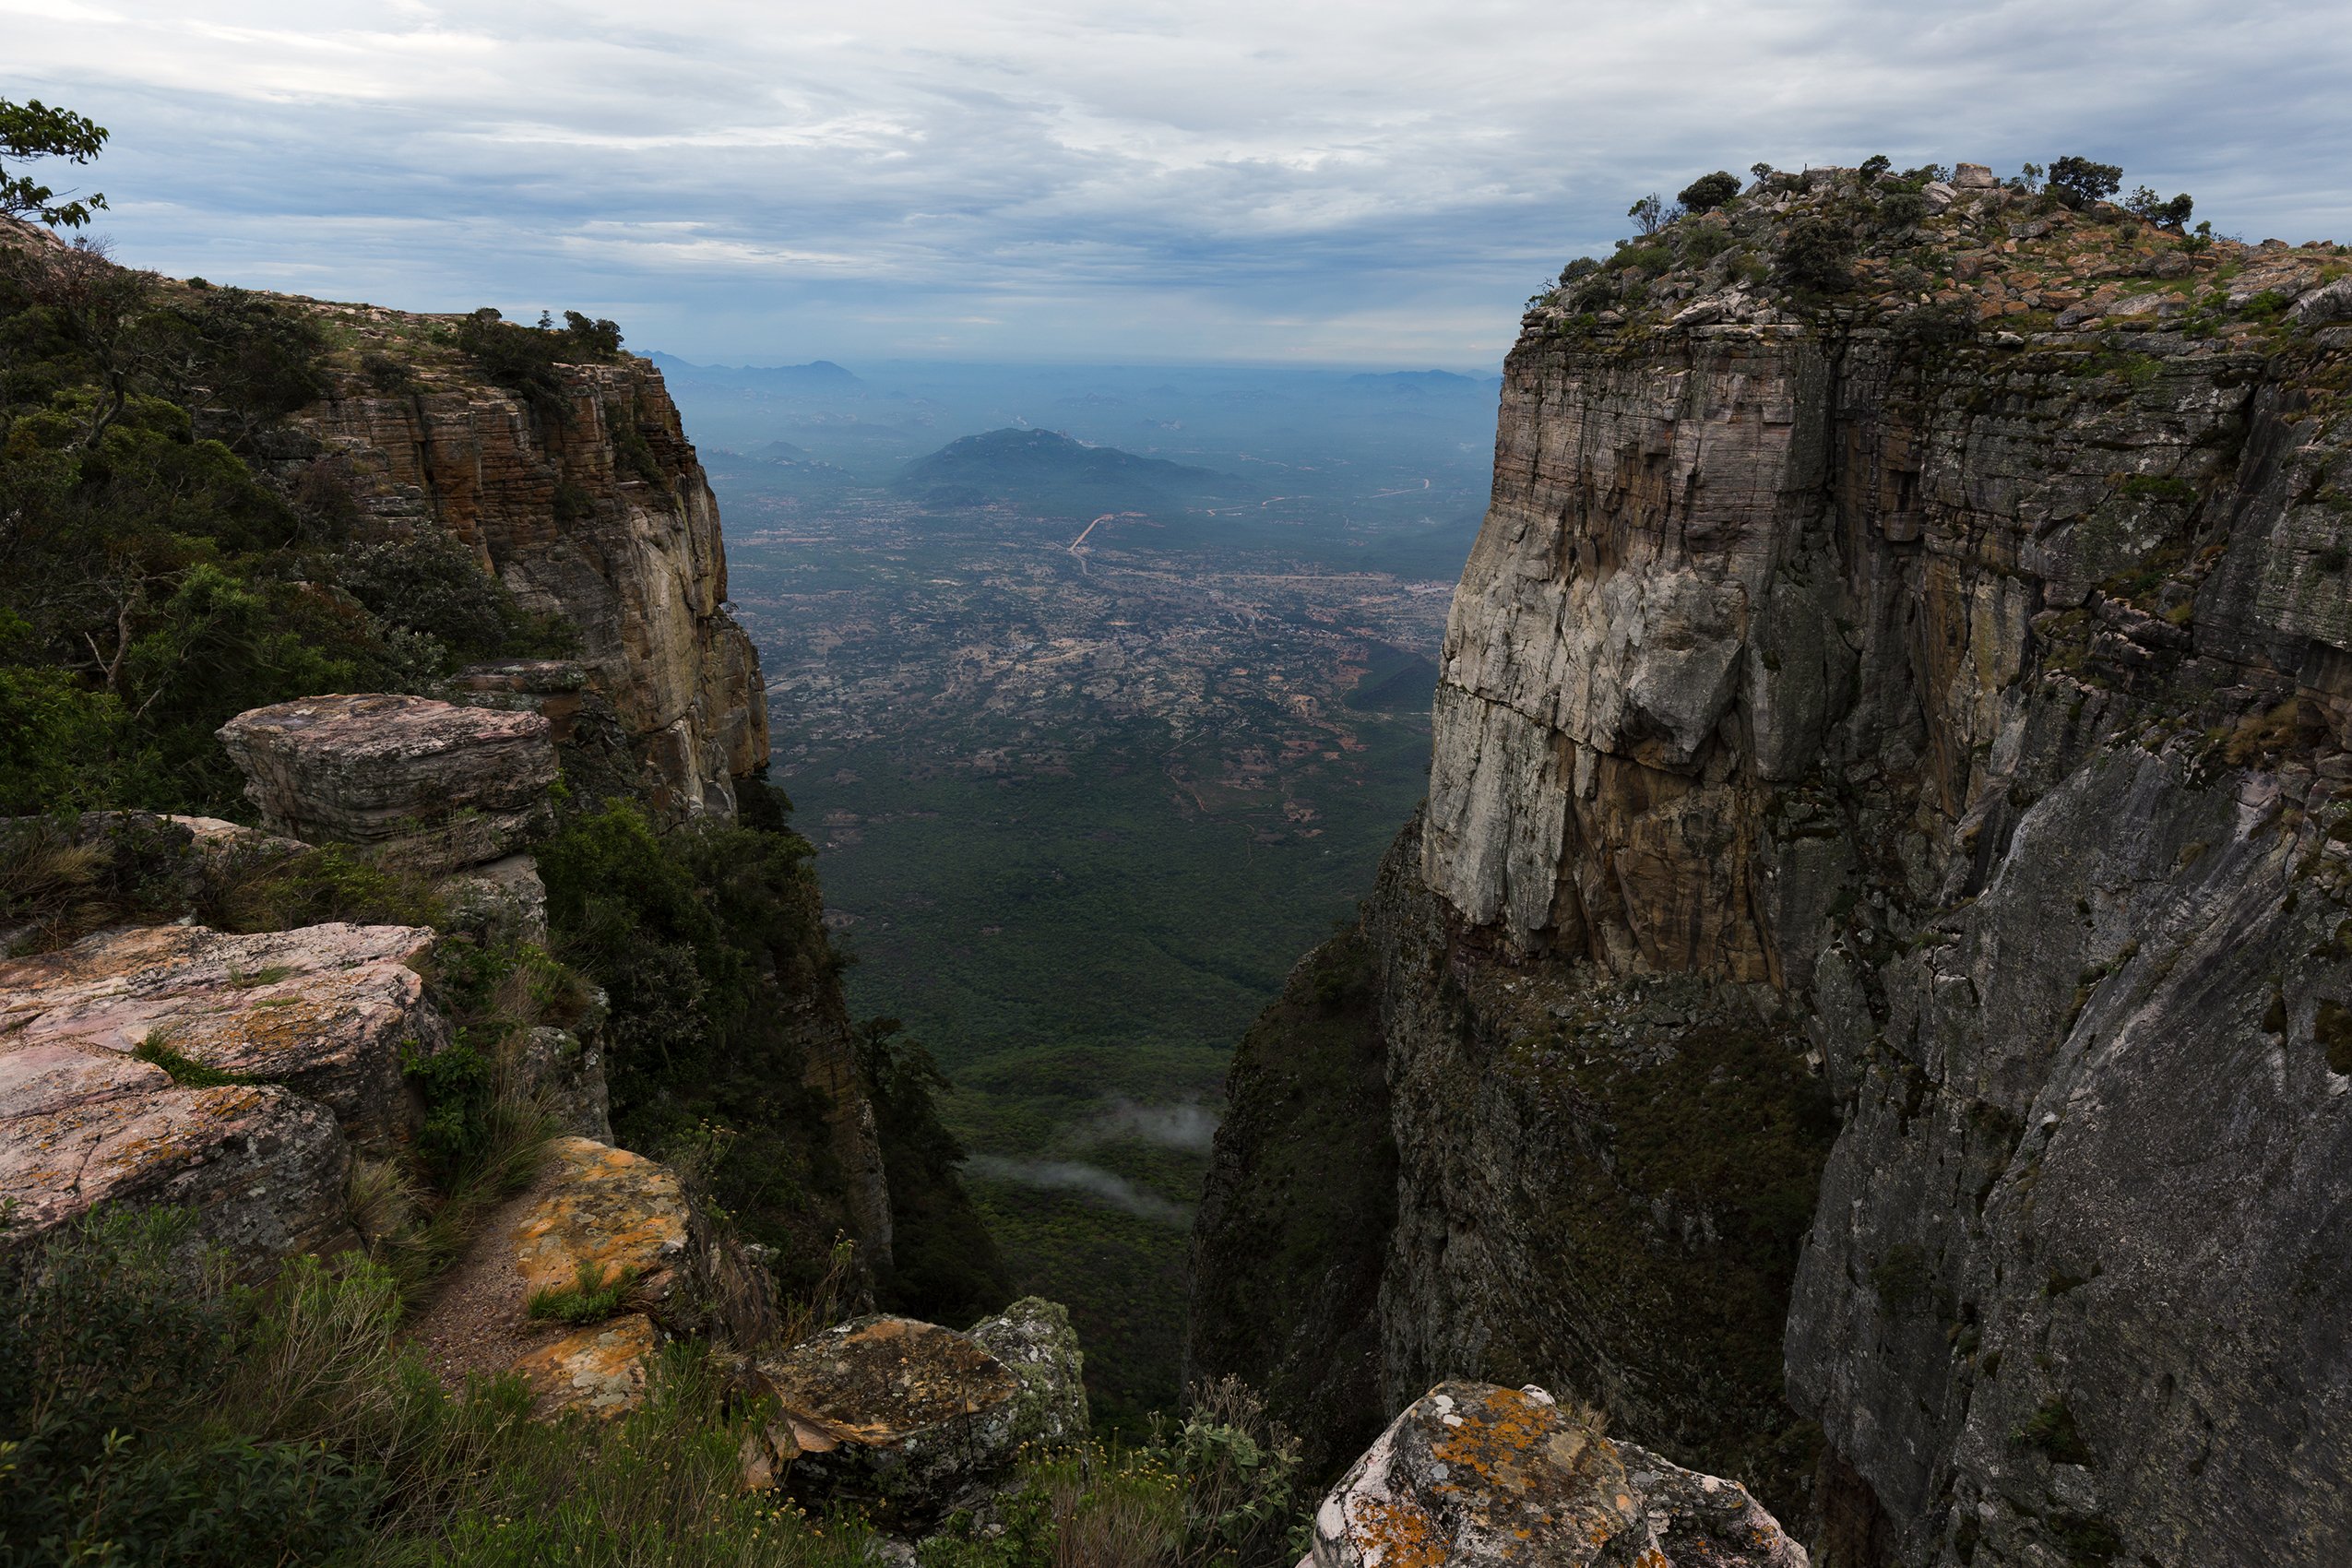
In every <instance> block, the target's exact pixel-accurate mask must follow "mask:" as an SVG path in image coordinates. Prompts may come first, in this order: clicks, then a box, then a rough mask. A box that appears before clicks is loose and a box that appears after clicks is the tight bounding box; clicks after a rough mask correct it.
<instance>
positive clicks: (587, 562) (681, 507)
mask: <svg viewBox="0 0 2352 1568" xmlns="http://www.w3.org/2000/svg"><path fill="white" fill-rule="evenodd" d="M311 308H313V309H314V310H315V311H317V312H318V313H319V314H321V315H324V316H326V317H327V318H328V319H329V321H330V324H331V326H332V327H334V328H335V329H337V330H338V331H339V332H340V333H342V334H346V335H350V336H351V337H354V338H355V339H357V341H358V342H359V343H360V344H361V345H362V350H363V351H362V353H360V354H359V355H357V356H353V362H352V364H351V365H350V368H348V369H346V368H343V367H342V365H341V363H340V362H338V365H337V367H336V368H335V374H333V377H332V386H333V390H332V392H331V393H330V395H329V396H328V397H327V398H326V399H325V400H324V401H322V402H319V403H317V404H315V405H313V406H312V407H310V408H308V409H306V410H303V411H302V412H301V413H299V414H298V415H296V416H295V418H294V421H293V423H294V425H295V427H296V428H297V429H298V430H300V431H301V432H302V433H303V434H306V435H308V436H310V437H312V438H315V442H316V443H317V444H318V445H319V447H320V448H321V449H322V452H323V456H319V457H312V458H310V459H308V462H309V464H310V469H311V471H312V472H315V473H316V474H318V475H320V476H323V477H322V479H320V480H319V481H314V482H324V483H330V484H333V485H335V486H338V487H340V488H341V489H343V490H345V491H346V492H347V493H348V494H349V497H350V506H351V510H352V515H353V522H352V528H353V531H354V532H355V533H356V534H357V535H358V536H359V537H360V538H362V539H391V538H401V537H405V536H407V535H408V534H409V533H410V532H411V531H413V530H414V529H418V528H420V527H424V526H433V527H438V528H442V529H447V530H448V531H449V532H450V533H452V534H454V535H456V536H457V538H458V539H460V540H464V541H465V542H466V543H467V544H468V545H469V546H470V547H471V548H472V549H473V551H474V552H475V555H476V557H477V559H478V560H479V561H480V563H481V566H482V568H483V569H484V570H485V571H489V572H491V573H493V574H494V575H495V576H498V577H499V578H500V579H501V580H502V581H504V582H505V584H506V586H507V587H508V588H512V589H513V590H514V591H515V593H516V595H517V598H518V600H520V601H521V602H522V603H523V604H524V605H525V606H526V607H528V608H529V609H532V610H535V611H540V612H552V613H555V614H560V615H561V616H562V617H563V618H564V620H565V621H566V622H568V623H569V624H571V625H572V626H573V627H575V628H576V630H577V632H578V634H579V638H580V645H581V646H580V655H579V659H578V663H579V665H580V666H581V668H582V670H583V671H585V674H586V677H587V682H588V690H589V692H590V693H591V694H592V695H594V696H596V697H597V698H599V699H600V700H601V701H602V702H603V703H604V704H607V705H609V707H610V709H611V711H612V715H613V716H614V718H615V719H617V722H618V725H619V728H620V730H621V731H622V735H623V738H624V742H625V745H626V747H627V750H628V752H629V754H630V761H631V771H632V772H634V777H631V775H630V772H624V773H622V774H621V775H619V776H618V777H617V778H616V779H615V780H614V781H615V782H616V783H620V784H623V785H627V786H632V787H636V788H639V789H641V790H642V791H643V792H644V793H645V794H646V795H647V797H648V798H649V799H651V800H652V801H653V802H654V803H655V804H656V805H657V807H658V808H659V809H660V810H662V811H665V812H668V813H671V814H679V815H685V814H694V813H698V812H704V811H715V812H721V813H728V812H731V811H732V810H733V809H734V786H733V782H732V781H733V779H734V778H737V777H739V776H741V775H742V774H745V773H748V772H751V771H752V770H753V769H754V768H756V767H759V766H764V765H765V764H766V761H767V702H766V691H765V689H764V687H763V684H762V683H761V680H760V674H759V657H758V653H757V651H756V650H755V649H754V647H752V643H751V639H750V637H749V636H746V635H745V633H744V632H743V630H742V627H740V626H738V625H737V624H735V621H734V618H733V617H732V616H731V615H730V614H729V613H728V611H727V556H726V550H725V545H724V541H723V540H722V539H721V538H720V534H719V503H718V501H717V499H716V498H715V497H714V496H713V495H712V494H711V491H710V485H709V483H708V481H707V480H706V479H705V478H704V475H703V470H702V465H701V463H700V461H699V460H698V459H697V458H696V457H695V449H694V446H693V444H692V443H690V442H689V441H688V440H687V439H686V434H685V430H684V427H683V424H682V422H681V421H680V419H679V415H678V410H677V406H676V405H675V404H674V403H672V402H671V400H670V394H669V392H668V390H667V388H666V387H664V386H663V385H662V380H661V373H660V372H659V370H657V369H655V368H654V367H653V366H652V365H651V364H649V363H647V362H646V361H644V360H641V359H637V358H635V357H634V356H627V355H624V356H622V357H621V358H619V359H618V360H617V361H616V362H612V363H604V364H599V363H584V364H564V365H556V366H553V367H552V370H551V373H550V374H551V375H552V380H553V384H554V388H555V389H554V391H553V392H552V394H550V395H548V396H543V397H539V398H532V397H529V396H526V395H524V394H522V393H518V392H516V391H513V390H510V389H509V388H507V387H505V386H500V385H498V384H496V383H495V382H493V381H492V380H491V379H490V378H489V377H488V376H487V375H486V374H484V373H483V371H482V370H481V367H480V366H479V365H477V364H476V363H474V362H472V361H471V360H469V359H468V358H466V357H465V356H464V355H462V354H460V353H458V352H457V351H456V350H454V349H453V348H450V347H447V346H445V339H447V338H448V337H449V334H450V332H451V329H452V327H453V318H449V317H431V316H417V315H403V314H401V313H399V312H396V311H387V310H383V309H379V308H376V307H374V306H356V305H325V304H316V305H313V306H311ZM370 367H373V369H371V368H370ZM510 684H511V682H510ZM559 695H561V696H562V697H563V699H564V703H565V704H566V705H568V706H569V707H573V708H575V709H576V707H577V700H578V699H577V695H576V693H564V694H559Z"/></svg>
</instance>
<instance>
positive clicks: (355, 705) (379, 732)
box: [220, 693, 555, 868]
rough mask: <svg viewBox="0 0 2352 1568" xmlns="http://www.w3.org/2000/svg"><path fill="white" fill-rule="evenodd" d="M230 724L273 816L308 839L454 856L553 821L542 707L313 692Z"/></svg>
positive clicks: (230, 735) (276, 826)
mask: <svg viewBox="0 0 2352 1568" xmlns="http://www.w3.org/2000/svg"><path fill="white" fill-rule="evenodd" d="M220 743H221V744H222V745H223V746H225V747H227V748H228V751H229V754H230V756H231V757H232V759H234V761H235V762H236V764H237V766H239V767H240V768H242V769H244V775H245V793H246V795H247V796H248V797H249V798H250V799H251V800H252V801H253V802H254V804H255V805H256V806H258V807H260V808H261V815H262V821H263V823H264V824H265V825H267V826H269V827H270V828H272V829H273V830H275V831H277V832H280V833H288V834H291V835H292V836H293V837H297V838H301V839H304V840H306V841H309V842H314V843H316V842H323V841H328V840H333V841H338V842H343V843H353V844H369V845H380V846H385V847H386V848H389V849H397V850H398V851H399V852H400V853H401V854H402V855H404V856H406V857H408V858H410V859H411V860H413V861H416V862H417V863H420V864H430V865H438V866H441V867H445V868H454V867H457V866H464V865H474V864H479V863H481V861H492V860H496V859H497V858H499V857H500V856H502V855H508V854H513V853H515V852H516V851H517V850H518V849H522V848H523V847H524V846H525V845H527V844H528V843H529V841H530V840H531V839H532V838H533V837H536V836H537V835H538V834H539V833H540V832H541V831H542V830H543V829H544V828H545V827H546V826H548V825H549V823H550V822H551V821H552V810H553V807H552V801H551V797H550V788H551V786H552V785H553V783H554V782H555V748H554V745H553V744H552V742H550V740H549V739H548V728H547V720H546V719H543V718H542V717H540V715H539V714H536V713H527V712H508V711H502V710H499V709H494V708H485V707H460V706H458V705H457V704H454V703H445V702H434V701H433V700H432V699H430V698H427V697H416V696H400V695H388V694H383V693H375V694H368V695H356V696H354V695H336V696H320V697H304V698H303V699H301V700H300V701H298V702H283V703H279V704H277V705H275V706H274V707H257V708H254V709H252V710H251V711H249V712H245V713H241V714H239V715H237V717H236V718H234V719H231V720H229V722H228V723H226V724H224V725H222V726H221V727H220Z"/></svg>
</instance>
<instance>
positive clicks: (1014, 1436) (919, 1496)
mask: <svg viewBox="0 0 2352 1568" xmlns="http://www.w3.org/2000/svg"><path fill="white" fill-rule="evenodd" d="M1081 1366H1082V1360H1081V1356H1080V1353H1079V1350H1078V1344H1077V1336H1075V1334H1074V1333H1073V1332H1072V1331H1071V1328H1070V1320H1069V1314H1068V1313H1066V1312H1064V1311H1063V1308H1061V1307H1060V1306H1058V1305H1056V1304H1054V1303H1053V1302H1051V1301H1041V1300H1039V1299H1037V1298H1034V1297H1032V1298H1028V1299H1025V1300H1023V1301H1016V1302H1015V1303H1013V1305H1012V1306H1010V1307H1008V1308H1006V1309H1005V1310H1004V1313H1001V1314H999V1315H998V1316H996V1317H993V1318H990V1319H987V1320H985V1321H983V1322H981V1323H980V1324H975V1325H974V1326H973V1328H972V1329H971V1331H970V1332H969V1333H968V1334H958V1333H956V1331H955V1330H953V1329H947V1328H942V1327H939V1326H938V1325H937V1324H928V1323H919V1322H916V1321H914V1320H912V1319H909V1318H898V1317H868V1318H859V1319H856V1320H854V1321H852V1322H849V1323H846V1324H839V1325H837V1326H836V1327H834V1328H830V1329H827V1330H826V1332H824V1333H822V1334H819V1335H817V1336H815V1337H814V1338H813V1339H810V1340H807V1341H805V1342H804V1343H802V1344H800V1345H797V1346H795V1347H793V1348H790V1350H787V1351H785V1352H784V1353H782V1354H781V1355H778V1356H772V1357H763V1358H762V1359H761V1360H760V1362H759V1371H760V1372H761V1374H762V1376H763V1377H764V1379H765V1380H766V1385H767V1387H768V1388H769V1389H770V1390H771V1391H772V1392H773V1393H774V1395H775V1396H776V1398H777V1400H778V1403H779V1404H780V1405H781V1406H782V1408H783V1411H784V1416H785V1421H784V1424H783V1425H782V1426H781V1427H780V1428H778V1430H777V1431H774V1432H772V1433H770V1434H769V1442H770V1443H771V1445H772V1446H771V1450H770V1453H769V1454H768V1455H764V1456H763V1458H762V1462H763V1463H764V1464H765V1465H766V1470H765V1472H764V1473H767V1474H775V1475H787V1476H788V1478H789V1479H790V1484H791V1485H792V1486H793V1487H794V1488H795V1490H800V1491H808V1492H810V1493H811V1495H814V1496H821V1497H826V1498H833V1499H843V1498H847V1499H855V1500H860V1501H862V1502H863V1503H866V1504H868V1505H869V1506H871V1507H873V1509H874V1510H876V1512H877V1516H878V1517H879V1518H881V1519H882V1520H883V1521H884V1522H885V1524H886V1525H887V1526H889V1527H890V1528H892V1529H894V1530H902V1529H906V1528H909V1527H918V1528H919V1527H920V1526H923V1525H926V1524H930V1523H932V1522H935V1521H937V1520H939V1519H941V1518H943V1517H944V1516H945V1515H947V1514H948V1513H949V1512H951V1511H952V1510H954V1509H956V1508H964V1507H971V1506H973V1505H975V1504H977V1503H984V1502H985V1501H987V1500H988V1499H989V1498H990V1497H991V1496H992V1495H993V1493H994V1492H995V1491H997V1490H998V1489H1000V1488H1001V1487H1003V1486H1004V1483H1005V1481H1006V1480H1007V1479H1008V1478H1009V1477H1010V1475H1011V1473H1012V1470H1013V1467H1014V1465H1015V1462H1016V1458H1017V1457H1018V1455H1019V1454H1020V1451H1021V1450H1022V1448H1023V1447H1024V1446H1026V1445H1029V1444H1036V1445H1039V1446H1049V1445H1059V1444H1063V1443H1070V1442H1074V1441H1075V1440H1077V1439H1079V1438H1080V1437H1082V1436H1083V1435H1084V1434H1085V1432H1086V1431H1087V1402H1086V1387H1085V1384H1084V1383H1083V1382H1082V1381H1081V1380H1080V1369H1081Z"/></svg>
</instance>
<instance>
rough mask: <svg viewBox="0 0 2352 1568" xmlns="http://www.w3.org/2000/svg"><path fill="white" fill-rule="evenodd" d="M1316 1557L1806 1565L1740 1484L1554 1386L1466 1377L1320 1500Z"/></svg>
mask: <svg viewBox="0 0 2352 1568" xmlns="http://www.w3.org/2000/svg"><path fill="white" fill-rule="evenodd" d="M1694 1498H1695V1499H1697V1500H1699V1501H1698V1502H1697V1503H1693V1499H1694ZM1308 1561H1309V1562H1310V1563H1312V1564H1313V1568H1435V1565H1436V1564H1439V1563H1444V1562H1476V1563H1479V1564H1481V1565H1491V1568H1537V1565H1538V1564H1541V1565H1543V1568H1581V1565H1583V1564H1588V1563H1593V1564H1597V1563H1603V1562H1611V1563H1632V1564H1634V1565H1636V1568H1677V1565H1678V1564H1679V1565H1681V1568H1805V1565H1806V1557H1805V1552H1804V1549H1803V1548H1801V1547H1800V1546H1798V1545H1797V1544H1796V1543H1795V1542H1794V1541H1791V1540H1789V1539H1788V1537H1787V1536H1786V1535H1784V1534H1783V1533H1782V1532H1781V1530H1780V1527H1779V1526H1778V1524H1777V1523H1776V1522H1775V1521H1774V1520H1773V1519H1772V1516H1771V1515H1768V1514H1766V1513H1764V1510H1763V1509H1762V1508H1759V1507H1757V1506H1756V1504H1755V1502H1754V1500H1753V1499H1752V1498H1750V1497H1749V1496H1748V1494H1747V1492H1746V1491H1744V1490H1743V1489H1742V1488H1740V1486H1739V1485H1738V1484H1737V1483H1734V1482H1729V1481H1721V1480H1717V1479H1716V1478H1714V1477H1712V1476H1695V1475H1693V1474H1692V1472H1690V1471H1687V1470H1682V1469H1680V1468H1679V1467H1675V1466H1671V1465H1669V1464H1667V1463H1666V1462H1665V1461H1664V1460H1661V1459H1659V1458H1657V1456H1656V1455H1651V1454H1649V1453H1647V1452H1645V1451H1644V1450H1642V1449H1639V1448H1635V1447H1633V1446H1632V1445H1631V1444H1623V1445H1621V1444H1618V1443H1612V1442H1610V1440H1609V1439H1608V1438H1606V1437H1604V1436H1602V1435H1601V1432H1600V1430H1599V1428H1598V1425H1597V1424H1596V1423H1595V1422H1594V1420H1592V1419H1591V1418H1590V1417H1589V1416H1586V1415H1585V1414H1582V1413H1579V1412H1575V1411H1572V1410H1568V1409H1564V1408H1562V1407H1561V1406H1560V1405H1559V1404H1557V1403H1556V1402H1555V1401H1554V1400H1553V1399H1552V1397H1551V1396H1550V1395H1549V1394H1546V1393H1545V1392H1544V1391H1543V1390H1542V1389H1539V1388H1532V1387H1530V1388H1524V1389H1510V1388H1497V1387H1495V1386H1493V1385H1491V1384H1478V1383H1459V1382H1454V1383H1443V1384H1439V1385H1438V1386H1437V1387H1436V1388H1433V1389H1431V1391H1430V1392H1429V1394H1428V1395H1427V1396H1424V1397H1423V1398H1421V1399H1420V1400H1418V1401H1416V1402H1415V1403H1414V1404H1413V1405H1412V1407H1411V1408H1408V1409H1407V1410H1406V1412H1405V1413H1404V1414H1403V1415H1401V1416H1399V1417H1397V1419H1396V1422H1395V1423H1394V1424H1393V1425H1391V1426H1390V1427H1389V1429H1388V1430H1387V1431H1385V1432H1384V1433H1382V1434H1381V1437H1380V1440H1379V1441H1378V1442H1376V1443H1373V1444H1372V1448H1371V1449H1370V1450H1368V1451H1367V1452H1366V1453H1365V1455H1364V1456H1363V1457H1362V1458H1360V1459H1359V1460H1358V1461H1357V1462H1356V1464H1355V1466H1354V1467H1353V1468H1351V1469H1350V1470H1349V1471H1348V1474H1347V1475H1346V1477H1344V1478H1343V1479H1341V1480H1340V1482H1339V1484H1338V1486H1337V1487H1336V1488H1334V1489H1333V1491H1331V1493H1330V1495H1329V1496H1327V1497H1326V1498H1325V1499H1324V1503H1323V1505H1322V1507H1321V1508H1320V1509H1318V1510H1317V1511H1316V1515H1315V1523H1314V1546H1313V1551H1312V1552H1311V1554H1310V1556H1309V1560H1308Z"/></svg>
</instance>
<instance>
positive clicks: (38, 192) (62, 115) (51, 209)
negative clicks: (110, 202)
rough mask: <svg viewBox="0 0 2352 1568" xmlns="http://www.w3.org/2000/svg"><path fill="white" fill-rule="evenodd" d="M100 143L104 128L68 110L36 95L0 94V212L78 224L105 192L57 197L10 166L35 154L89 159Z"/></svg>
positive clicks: (71, 226) (100, 203)
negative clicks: (13, 99) (9, 97)
mask: <svg viewBox="0 0 2352 1568" xmlns="http://www.w3.org/2000/svg"><path fill="white" fill-rule="evenodd" d="M105 145H106V127H105V126H103V125H96V124H93V123H92V122H90V121H89V120H87V119H85V118H83V117H82V116H81V115H79V114H77V113H73V112H72V111H71V110H66V109H52V108H50V107H49V106H48V105H47V104H44V103H43V102H42V101H41V100H39V99H38V98H34V99H28V100H27V101H24V102H22V103H15V102H11V101H8V100H7V99H5V98H0V215H5V216H6V217H9V218H18V219H28V218H29V219H32V220H37V221H39V222H42V223H46V224H49V225H50V226H51V227H53V228H59V229H78V228H80V227H81V226H82V225H83V224H85V223H87V222H89V215H90V214H91V213H92V212H95V211H97V210H98V209H99V208H102V207H104V206H105V205H106V198H105V196H102V195H100V194H99V193H97V192H95V191H93V192H91V193H90V194H89V196H83V197H81V198H80V199H78V200H74V201H63V202H61V201H56V200H54V199H53V198H54V197H55V196H56V195H57V193H56V192H55V191H53V190H52V189H50V188H49V187H48V186H47V185H44V184H42V183H41V182H39V181H38V180H36V179H34V178H33V177H32V176H31V175H30V174H28V173H24V172H20V168H19V167H12V166H21V165H22V164H23V163H24V162H25V160H28V159H37V158H59V159H63V160H65V161H66V162H68V163H88V162H89V161H90V160H92V159H94V158H96V157H97V156H98V153H99V149H100V148H102V147H104V146H105Z"/></svg>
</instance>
